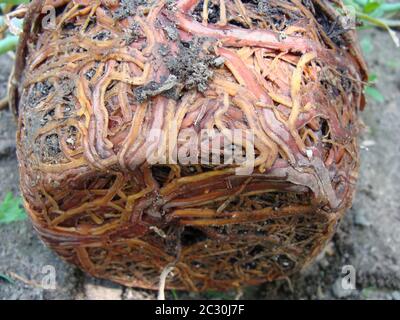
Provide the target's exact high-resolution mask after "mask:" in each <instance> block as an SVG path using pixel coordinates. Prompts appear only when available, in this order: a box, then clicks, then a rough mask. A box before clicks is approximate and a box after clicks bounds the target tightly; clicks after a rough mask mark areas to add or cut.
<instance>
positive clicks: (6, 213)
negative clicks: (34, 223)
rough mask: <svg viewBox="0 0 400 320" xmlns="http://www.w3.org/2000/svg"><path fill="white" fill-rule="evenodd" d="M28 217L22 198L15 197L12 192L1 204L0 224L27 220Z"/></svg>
mask: <svg viewBox="0 0 400 320" xmlns="http://www.w3.org/2000/svg"><path fill="white" fill-rule="evenodd" d="M26 217H27V216H26V213H25V211H24V209H23V208H22V200H21V198H20V197H14V196H13V194H12V193H11V192H9V193H7V194H6V196H5V198H4V200H3V201H2V202H1V203H0V224H9V223H12V222H16V221H21V220H25V219H26Z"/></svg>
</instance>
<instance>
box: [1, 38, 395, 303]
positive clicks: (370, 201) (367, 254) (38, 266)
mask: <svg viewBox="0 0 400 320" xmlns="http://www.w3.org/2000/svg"><path fill="white" fill-rule="evenodd" d="M361 39H364V40H365V41H368V40H371V42H372V43H373V44H374V47H373V48H372V50H368V51H369V52H368V53H366V58H367V60H368V62H369V65H370V69H371V70H370V71H371V73H375V74H376V75H377V76H378V83H377V87H378V89H379V90H380V91H381V92H382V94H383V96H384V102H382V103H377V102H374V101H372V100H370V102H369V105H368V107H367V108H366V110H365V112H363V114H362V118H363V120H364V122H365V130H364V132H363V134H362V138H361V141H362V151H361V156H362V168H361V173H360V179H359V184H358V192H357V195H356V199H355V201H354V205H353V207H352V209H351V210H349V212H348V213H347V215H346V217H345V219H344V220H343V221H342V223H341V226H340V228H339V230H338V232H337V234H336V235H335V237H334V238H333V240H332V241H331V242H330V244H329V245H328V246H327V248H326V250H325V252H324V254H323V255H321V256H320V257H319V258H318V259H317V261H316V262H315V263H313V264H312V265H311V266H309V267H308V268H307V269H306V270H304V271H303V272H302V273H301V274H298V275H296V276H294V277H292V278H291V279H287V280H282V281H277V282H274V283H269V284H265V285H261V286H256V287H249V288H243V290H242V291H241V292H228V293H219V292H208V293H204V294H194V293H181V292H177V293H174V294H172V293H168V294H167V298H170V299H183V298H191V299H225V298H235V297H237V298H242V299H400V261H399V260H400V238H399V237H398V231H399V230H400V201H399V196H398V195H399V194H400V184H399V183H398V182H399V181H400V159H399V155H400V144H399V141H400V131H399V130H397V128H398V124H399V123H400V107H399V106H400V50H399V49H396V48H395V46H394V44H393V42H392V41H391V39H390V37H389V35H388V34H387V33H385V32H383V31H382V32H381V31H376V30H373V31H364V32H362V34H361ZM11 65H12V61H11V59H10V58H9V57H8V56H3V57H1V58H0V98H1V97H4V95H5V89H6V83H7V78H8V74H9V72H10V67H11ZM15 130H16V128H15V123H14V119H13V116H12V115H11V114H10V113H9V112H7V111H3V112H0V200H2V199H3V198H4V196H5V195H6V193H7V192H9V191H11V192H13V193H14V194H15V195H17V194H18V192H19V191H18V171H17V168H18V167H17V166H18V165H17V159H16V156H15ZM46 266H53V267H54V270H55V271H56V287H55V290H44V289H42V288H41V287H40V284H41V282H42V280H43V279H44V278H45V276H46V269H45V267H46ZM346 266H352V268H354V271H355V275H356V289H354V290H345V289H343V288H342V279H343V277H344V276H345V275H346V274H345V273H342V271H343V268H344V267H345V268H346ZM347 268H348V267H347ZM0 275H9V276H10V277H11V278H12V279H14V280H13V281H12V282H8V281H5V280H4V281H3V280H0V299H128V300H129V299H154V298H155V297H156V295H155V293H154V292H150V291H146V290H137V289H129V288H124V287H121V286H119V285H115V284H112V283H110V282H106V281H102V280H97V279H94V278H91V277H89V276H87V275H85V274H83V273H82V272H81V271H79V270H78V269H76V268H75V267H72V266H69V265H68V264H66V263H65V262H63V261H62V260H60V259H59V258H58V257H57V256H55V255H54V254H53V253H52V252H51V251H50V250H49V249H48V248H46V247H45V246H44V245H43V244H42V242H41V241H40V240H39V239H38V237H37V236H36V234H35V232H34V230H33V229H32V226H31V224H30V222H29V221H24V222H16V223H13V224H10V225H0ZM0 279H1V277H0Z"/></svg>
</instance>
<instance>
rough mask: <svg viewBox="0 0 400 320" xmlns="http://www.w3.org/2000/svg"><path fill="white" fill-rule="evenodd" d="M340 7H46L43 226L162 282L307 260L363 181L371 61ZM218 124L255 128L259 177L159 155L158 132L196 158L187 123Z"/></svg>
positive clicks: (19, 71) (279, 269) (32, 16)
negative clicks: (362, 122)
mask: <svg viewBox="0 0 400 320" xmlns="http://www.w3.org/2000/svg"><path fill="white" fill-rule="evenodd" d="M48 5H54V6H56V10H55V11H54V12H55V13H56V19H55V25H54V26H50V27H46V26H43V24H42V21H43V18H44V17H45V15H46V13H44V12H46V10H43V9H44V8H45V7H46V6H48ZM340 5H341V3H340V2H336V1H335V3H334V5H332V3H331V2H328V1H324V0H312V1H300V0H268V1H264V0H259V1H245V0H204V1H199V0H179V1H172V0H165V1H164V0H159V1H142V0H130V1H124V0H95V1H86V0H71V1H60V0H58V1H49V0H48V1H44V0H33V1H32V2H31V3H30V4H29V7H28V9H27V12H26V20H25V21H26V22H25V26H24V33H23V35H22V39H21V43H20V46H19V49H18V52H17V65H16V68H15V73H14V75H13V78H12V81H11V83H12V87H11V91H10V98H11V104H12V106H13V108H14V110H15V112H16V114H17V115H18V122H19V130H18V157H19V162H20V173H21V188H22V192H23V196H24V199H25V206H26V209H27V211H28V212H29V214H30V217H31V219H32V221H33V224H34V226H35V228H36V230H37V232H38V233H39V234H40V236H41V237H42V238H43V239H44V241H45V242H46V243H47V244H48V245H49V246H50V247H51V248H53V249H54V250H55V251H56V252H57V253H58V254H59V255H60V256H62V257H63V258H64V259H65V260H67V261H69V262H71V263H73V264H76V265H78V266H79V267H80V268H82V269H83V270H85V271H86V272H88V273H90V274H92V275H94V276H97V277H102V278H107V279H111V280H113V281H116V282H119V283H122V284H124V285H128V286H137V287H143V288H151V289H157V288H158V281H159V277H160V274H161V273H162V272H163V270H164V269H165V268H166V266H169V265H171V264H173V265H174V269H173V272H172V274H171V275H170V276H169V277H168V278H167V280H166V286H167V287H168V288H176V289H187V290H208V289H218V290H224V289H227V288H231V287H239V286H241V285H245V284H246V285H248V284H258V283H261V282H264V281H271V280H274V279H279V278H285V277H287V276H289V275H290V274H292V273H294V272H296V271H298V270H300V269H301V268H303V267H304V266H305V265H307V264H308V263H309V262H310V261H312V259H313V258H314V257H315V256H316V255H317V254H318V253H319V252H321V250H322V248H323V247H324V245H325V244H326V242H327V241H328V240H329V239H330V238H331V236H332V235H333V233H334V231H335V228H336V226H337V223H338V221H339V220H340V219H341V217H342V216H343V214H344V212H345V210H346V209H347V208H348V207H349V206H350V205H351V201H352V197H353V193H354V189H355V183H356V180H357V174H358V166H359V158H358V143H357V135H358V131H359V122H358V113H359V112H360V110H362V108H363V107H364V96H363V84H364V82H363V81H365V80H366V79H365V78H366V68H365V64H364V62H363V59H362V57H361V56H360V53H359V49H358V46H357V41H356V38H355V34H354V30H347V29H346V28H345V26H343V25H342V24H341V20H340V19H339V18H340V17H339V16H338V14H337V8H334V6H335V7H340ZM204 129H208V130H213V131H214V132H216V133H218V137H219V138H218V139H220V138H221V137H222V139H223V138H224V139H228V140H229V139H230V137H231V134H232V132H233V131H234V130H237V129H241V130H244V131H246V132H252V133H254V147H255V159H254V162H255V167H254V170H253V171H252V173H250V174H247V175H237V174H236V172H235V169H237V166H236V165H235V164H234V163H231V164H226V163H225V164H224V163H222V164H220V165H213V164H204V163H201V164H191V163H189V164H183V163H179V162H176V163H169V162H168V161H167V162H166V163H161V164H153V163H150V162H149V161H148V157H147V156H148V155H147V154H146V150H148V149H149V147H150V142H149V140H150V139H149V136H150V135H151V132H152V131H155V130H156V131H157V132H159V134H158V135H157V136H156V137H155V140H154V139H153V140H152V144H153V145H155V146H156V149H157V152H158V153H159V154H163V153H167V154H168V153H169V152H171V151H172V150H176V151H177V153H178V154H179V153H180V152H183V153H184V152H185V150H187V148H188V144H189V143H190V142H188V140H187V139H185V138H184V136H182V134H183V132H184V131H185V130H191V131H192V132H196V133H199V132H200V131H201V130H204ZM246 139H247V138H246V137H244V139H243V141H242V142H240V143H236V142H231V144H232V147H233V148H237V149H241V150H242V149H244V147H245V145H246V144H247V143H248V142H249V141H248V140H246ZM205 143H206V141H205V140H201V141H200V145H204V144H205ZM235 143H236V144H235ZM221 154H222V150H221Z"/></svg>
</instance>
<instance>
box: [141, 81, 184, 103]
mask: <svg viewBox="0 0 400 320" xmlns="http://www.w3.org/2000/svg"><path fill="white" fill-rule="evenodd" d="M177 84H178V79H177V77H176V76H174V75H170V76H169V77H168V78H167V79H166V80H165V81H163V82H161V83H157V82H155V81H151V82H149V83H148V84H146V85H145V86H143V87H139V88H136V89H135V90H134V96H135V98H136V100H137V101H138V102H140V103H142V102H144V101H146V100H147V99H149V98H151V97H155V96H157V95H160V94H163V93H165V92H168V91H169V90H171V89H173V88H174V87H175V86H176V85H177Z"/></svg>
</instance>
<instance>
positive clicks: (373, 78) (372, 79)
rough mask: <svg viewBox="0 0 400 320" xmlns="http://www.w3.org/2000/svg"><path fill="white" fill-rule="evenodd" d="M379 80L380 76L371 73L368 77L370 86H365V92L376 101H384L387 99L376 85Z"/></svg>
mask: <svg viewBox="0 0 400 320" xmlns="http://www.w3.org/2000/svg"><path fill="white" fill-rule="evenodd" d="M377 80H378V76H377V75H376V74H374V73H371V74H370V75H369V77H368V86H367V87H365V90H364V92H365V94H366V95H367V96H368V97H370V98H371V99H373V100H374V101H376V102H379V103H383V102H384V101H385V97H384V96H383V94H382V93H381V92H380V91H379V90H378V89H377V88H376V87H375V84H376V82H377Z"/></svg>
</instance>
